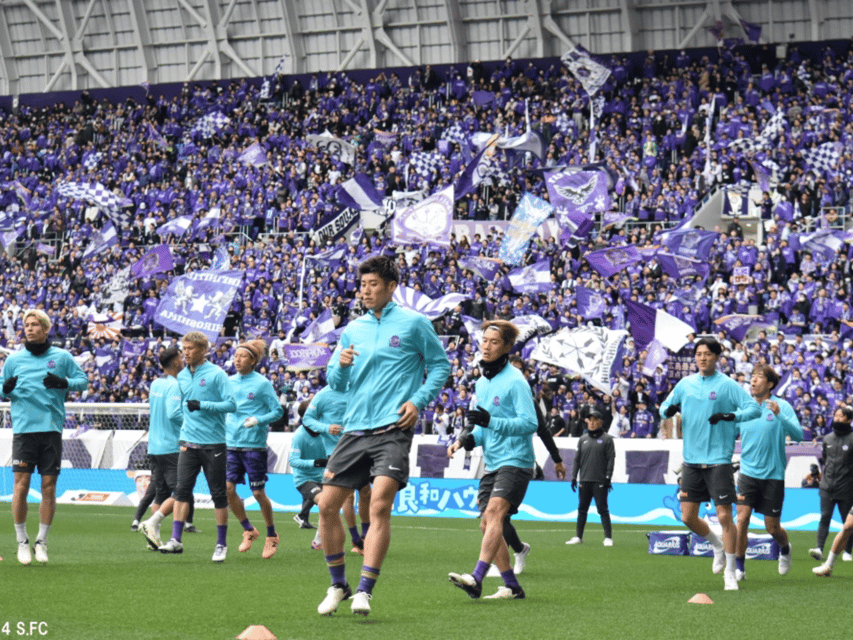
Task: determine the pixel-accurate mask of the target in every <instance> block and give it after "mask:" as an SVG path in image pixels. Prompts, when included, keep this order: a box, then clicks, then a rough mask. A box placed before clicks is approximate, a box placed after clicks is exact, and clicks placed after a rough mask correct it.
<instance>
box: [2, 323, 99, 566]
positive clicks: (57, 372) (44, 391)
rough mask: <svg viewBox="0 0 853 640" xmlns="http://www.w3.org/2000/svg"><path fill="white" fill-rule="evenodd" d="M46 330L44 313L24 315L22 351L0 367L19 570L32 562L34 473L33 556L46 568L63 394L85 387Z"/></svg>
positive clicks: (70, 360)
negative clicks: (35, 488)
mask: <svg viewBox="0 0 853 640" xmlns="http://www.w3.org/2000/svg"><path fill="white" fill-rule="evenodd" d="M50 327H51V322H50V318H48V317H47V314H46V313H45V312H44V311H40V310H38V309H29V310H27V311H26V313H24V337H25V338H26V341H25V342H24V348H23V349H21V350H20V351H16V352H15V353H13V354H11V355H10V356H9V357H8V358H7V359H6V364H5V365H4V367H3V395H4V396H5V397H7V398H9V400H10V401H11V402H12V467H13V471H14V476H15V484H14V489H13V490H12V518H13V519H14V521H15V535H16V536H17V538H18V562H20V563H21V564H30V563H32V561H33V557H32V554H31V553H30V539H29V538H28V537H27V494H28V493H29V491H30V479H31V478H32V475H33V471H35V469H36V467H38V471H39V473H40V474H41V504H40V505H39V532H38V536H37V537H36V541H35V544H34V545H33V550H34V551H35V554H36V560H37V561H38V562H47V535H48V533H49V532H50V525H51V524H52V523H53V515H54V513H56V479H57V477H58V476H59V470H60V468H61V467H62V427H63V426H64V425H65V393H66V391H67V390H68V389H71V390H72V391H84V390H85V389H86V387H87V386H88V385H89V381H88V379H87V378H86V374H85V373H84V372H83V370H82V369H81V368H80V365H78V364H77V362H76V361H75V360H74V358H72V357H71V354H69V353H68V352H67V351H65V350H64V349H60V348H59V347H54V346H51V344H50V340H48V338H47V334H48V333H50Z"/></svg>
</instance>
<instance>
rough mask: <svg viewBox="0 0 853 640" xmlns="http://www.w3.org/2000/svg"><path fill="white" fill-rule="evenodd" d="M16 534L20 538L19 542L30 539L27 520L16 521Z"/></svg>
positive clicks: (22, 542)
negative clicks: (19, 522)
mask: <svg viewBox="0 0 853 640" xmlns="http://www.w3.org/2000/svg"><path fill="white" fill-rule="evenodd" d="M15 535H16V536H17V538H18V544H24V543H25V542H28V541H29V538H28V537H27V523H26V522H22V523H21V524H18V523H17V522H16V523H15Z"/></svg>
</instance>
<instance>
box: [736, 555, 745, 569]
mask: <svg viewBox="0 0 853 640" xmlns="http://www.w3.org/2000/svg"><path fill="white" fill-rule="evenodd" d="M745 563H746V557H742V558H735V565H737V570H738V571H746V569H744V566H745Z"/></svg>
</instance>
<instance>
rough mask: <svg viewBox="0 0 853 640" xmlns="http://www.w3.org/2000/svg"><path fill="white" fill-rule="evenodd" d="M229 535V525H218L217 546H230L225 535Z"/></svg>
mask: <svg viewBox="0 0 853 640" xmlns="http://www.w3.org/2000/svg"><path fill="white" fill-rule="evenodd" d="M227 533H228V525H227V524H218V525H216V544H221V545H222V546H223V547H224V546H226V545H227V544H228V542H227V541H226V538H225V534H227Z"/></svg>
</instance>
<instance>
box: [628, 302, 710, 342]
mask: <svg viewBox="0 0 853 640" xmlns="http://www.w3.org/2000/svg"><path fill="white" fill-rule="evenodd" d="M623 302H624V303H625V309H626V311H627V313H626V314H625V319H626V320H628V322H630V323H631V335H632V336H633V337H634V345H635V346H636V348H637V350H642V349H645V348H646V347H647V346H648V345H649V344H651V343H652V342H653V341H655V340H657V341H658V342H660V343H661V344H662V345H664V346H665V347H666V348H668V349H669V350H670V351H673V352H675V351H678V350H679V349H681V347H683V346H684V345H685V344H687V341H688V336H689V335H690V334H691V333H696V329H695V328H694V327H691V326H690V325H689V324H687V323H686V322H684V321H683V320H679V319H678V318H676V317H675V316H673V315H670V314H669V313H667V312H666V311H663V310H662V309H655V308H654V307H651V306H649V305H647V304H643V303H642V302H635V301H633V300H625V299H623Z"/></svg>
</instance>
